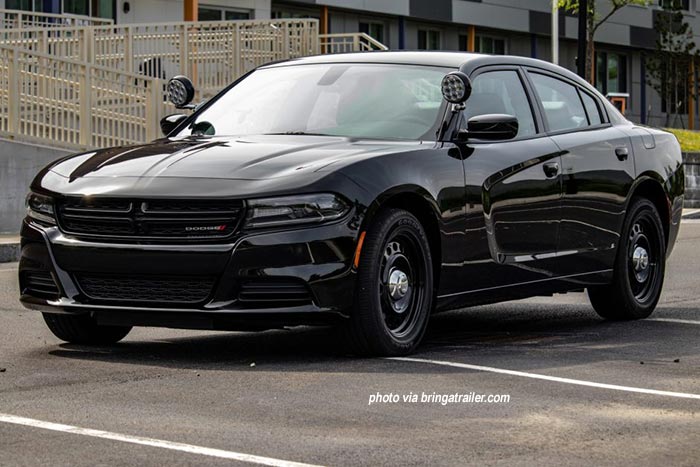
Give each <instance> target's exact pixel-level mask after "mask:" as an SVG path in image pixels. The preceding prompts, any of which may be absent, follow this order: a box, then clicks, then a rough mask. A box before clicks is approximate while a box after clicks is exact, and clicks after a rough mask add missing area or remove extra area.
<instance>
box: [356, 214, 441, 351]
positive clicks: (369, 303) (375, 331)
mask: <svg viewBox="0 0 700 467" xmlns="http://www.w3.org/2000/svg"><path fill="white" fill-rule="evenodd" d="M432 264H433V263H432V256H431V252H430V244H429V242H428V237H427V235H426V233H425V230H424V229H423V226H422V225H421V223H420V222H419V221H418V219H416V217H415V216H413V214H411V213H409V212H407V211H404V210H401V209H387V210H385V211H382V212H380V213H379V214H378V215H377V218H376V220H375V221H374V222H373V223H372V225H371V226H370V228H369V230H368V231H367V234H366V236H365V240H364V246H363V249H362V252H361V256H360V262H359V267H358V278H357V288H356V292H355V303H354V307H353V310H352V315H351V316H350V321H349V323H347V325H346V327H345V334H346V337H347V340H348V343H349V344H350V348H351V351H352V352H353V353H355V354H359V355H373V356H398V355H406V354H408V353H410V352H412V351H413V350H414V349H415V348H416V347H417V346H418V344H419V343H420V341H421V339H422V338H423V335H424V334H425V330H426V328H427V325H428V319H429V317H430V313H431V311H432V305H433V266H432Z"/></svg>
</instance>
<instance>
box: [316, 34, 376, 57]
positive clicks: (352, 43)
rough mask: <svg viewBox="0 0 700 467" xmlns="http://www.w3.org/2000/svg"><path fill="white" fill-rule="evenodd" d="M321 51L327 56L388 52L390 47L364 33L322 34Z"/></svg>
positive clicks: (320, 38)
mask: <svg viewBox="0 0 700 467" xmlns="http://www.w3.org/2000/svg"><path fill="white" fill-rule="evenodd" d="M319 41H320V44H321V50H322V51H323V53H327V54H337V53H346V52H369V51H373V50H388V47H387V46H385V45H384V44H382V43H381V42H379V41H378V40H376V39H374V38H373V37H372V36H370V35H368V34H365V33H364V32H358V33H348V34H322V35H320V36H319Z"/></svg>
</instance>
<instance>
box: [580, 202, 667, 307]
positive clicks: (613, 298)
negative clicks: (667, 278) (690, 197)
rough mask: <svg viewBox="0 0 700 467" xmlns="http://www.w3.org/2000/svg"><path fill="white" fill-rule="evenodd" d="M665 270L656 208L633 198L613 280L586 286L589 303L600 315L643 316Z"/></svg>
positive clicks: (654, 300) (663, 240)
mask: <svg viewBox="0 0 700 467" xmlns="http://www.w3.org/2000/svg"><path fill="white" fill-rule="evenodd" d="M665 270H666V238H665V235H664V229H663V225H662V224H661V218H660V217H659V213H658V210H657V209H656V206H654V204H653V203H652V202H651V201H649V200H647V199H644V198H637V199H634V200H632V202H631V203H630V208H629V210H628V215H627V219H626V221H625V226H624V229H623V231H622V236H621V239H620V244H619V246H618V251H617V256H616V260H615V271H614V273H613V282H612V283H611V284H609V285H605V286H597V287H590V288H589V289H588V296H589V298H590V300H591V304H592V305H593V308H595V310H596V312H597V313H598V314H599V315H600V316H602V317H603V318H607V319H616V320H626V319H641V318H646V317H647V316H649V315H650V314H651V313H652V312H653V311H654V308H656V304H657V303H658V301H659V298H660V297H661V289H662V286H663V280H664V273H665Z"/></svg>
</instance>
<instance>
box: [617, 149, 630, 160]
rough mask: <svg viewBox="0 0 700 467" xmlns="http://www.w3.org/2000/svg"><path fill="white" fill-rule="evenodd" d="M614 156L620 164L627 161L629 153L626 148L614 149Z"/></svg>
mask: <svg viewBox="0 0 700 467" xmlns="http://www.w3.org/2000/svg"><path fill="white" fill-rule="evenodd" d="M615 155H616V156H617V159H618V160H619V161H620V162H622V161H626V160H627V158H628V157H629V155H630V153H629V150H628V149H627V147H626V146H620V147H619V148H615Z"/></svg>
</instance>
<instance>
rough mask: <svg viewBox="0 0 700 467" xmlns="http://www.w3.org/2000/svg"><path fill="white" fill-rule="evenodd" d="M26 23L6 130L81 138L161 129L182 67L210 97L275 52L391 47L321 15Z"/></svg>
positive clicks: (1, 74)
mask: <svg viewBox="0 0 700 467" xmlns="http://www.w3.org/2000/svg"><path fill="white" fill-rule="evenodd" d="M46 16H50V15H46ZM25 26H26V27H22V28H19V27H12V28H6V29H1V28H0V134H2V135H5V136H10V137H20V138H22V139H24V140H32V141H38V142H43V143H45V144H52V145H57V146H63V147H71V148H78V147H80V148H93V147H105V146H115V145H125V144H133V143H140V142H145V141H150V140H152V139H155V138H156V137H157V136H158V134H159V125H158V123H159V120H160V118H161V117H163V116H164V115H166V114H167V113H168V112H171V111H174V108H173V107H172V106H171V105H170V104H168V103H166V102H165V92H164V83H165V82H166V80H167V79H169V78H172V77H173V76H176V75H186V76H188V77H190V78H191V79H192V81H193V83H194V84H195V88H196V90H197V94H196V96H195V99H196V100H202V99H207V98H210V97H212V96H213V95H214V94H216V93H218V92H219V91H220V90H221V89H223V88H224V87H226V86H227V85H229V84H230V83H231V82H233V81H234V80H235V79H237V78H238V77H240V76H241V75H243V74H244V73H246V72H248V71H250V70H253V69H254V68H256V67H259V66H261V65H263V64H265V63H268V62H271V61H275V60H283V59H289V58H295V57H302V56H307V55H314V54H318V53H319V52H320V51H321V50H323V51H324V52H325V53H339V52H351V51H365V50H386V47H385V46H384V45H383V44H381V43H379V42H377V41H375V40H374V39H372V38H371V37H370V36H368V35H366V34H362V33H358V34H327V35H319V33H318V21H317V20H313V19H289V20H270V21H261V20H251V21H228V22H224V21H212V22H179V23H156V24H141V25H113V24H110V25H99V26H67V25H66V26H63V27H29V26H30V25H29V24H27V25H25Z"/></svg>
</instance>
